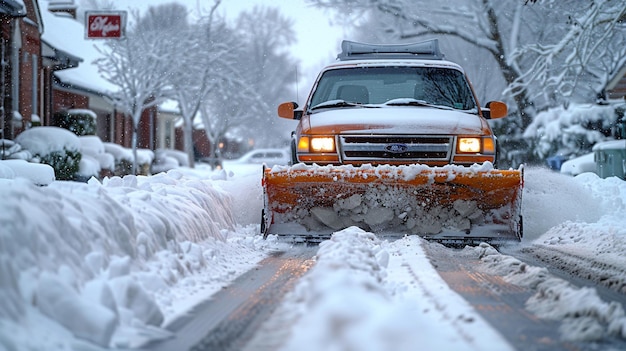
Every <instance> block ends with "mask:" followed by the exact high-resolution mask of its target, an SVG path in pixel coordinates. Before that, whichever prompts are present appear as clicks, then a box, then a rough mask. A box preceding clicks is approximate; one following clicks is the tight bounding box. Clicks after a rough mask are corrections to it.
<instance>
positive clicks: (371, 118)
mask: <svg viewBox="0 0 626 351" xmlns="http://www.w3.org/2000/svg"><path fill="white" fill-rule="evenodd" d="M484 124H486V122H484V121H483V119H482V118H481V117H479V116H477V115H475V114H470V113H464V112H459V111H453V110H440V109H435V108H428V107H413V106H386V107H381V108H366V107H355V108H341V109H333V110H327V111H319V112H316V113H313V114H311V115H308V116H305V117H303V120H302V133H304V134H338V133H356V134H358V133H367V134H370V133H375V134H443V135H447V134H457V135H458V134H474V135H480V134H484V130H485V128H486V125H484Z"/></svg>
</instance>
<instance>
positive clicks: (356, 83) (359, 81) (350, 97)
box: [309, 66, 476, 110]
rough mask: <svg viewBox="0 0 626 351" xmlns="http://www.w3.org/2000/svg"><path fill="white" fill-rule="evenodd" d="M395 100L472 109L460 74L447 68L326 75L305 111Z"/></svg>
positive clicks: (366, 70) (338, 71)
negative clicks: (339, 103)
mask: <svg viewBox="0 0 626 351" xmlns="http://www.w3.org/2000/svg"><path fill="white" fill-rule="evenodd" d="M395 99H407V101H409V100H412V99H415V100H419V101H421V102H424V103H426V104H430V105H437V106H446V107H450V108H454V109H459V110H472V109H476V102H475V101H474V97H473V95H472V91H471V89H470V87H469V84H468V83H467V81H466V79H465V76H464V75H463V73H462V72H460V71H457V70H455V69H450V68H438V67H406V66H390V67H354V68H341V69H334V70H329V71H326V72H325V73H324V74H323V75H322V77H321V78H320V80H319V82H318V84H317V87H316V89H315V92H314V93H313V97H312V98H311V103H310V104H309V108H313V107H315V106H316V105H319V104H322V103H325V102H327V101H333V100H343V101H346V102H350V103H353V104H357V105H358V104H384V103H386V102H387V101H390V100H395ZM413 105H415V104H413ZM345 106H349V105H345ZM352 106H353V105H352Z"/></svg>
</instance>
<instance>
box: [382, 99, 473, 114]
mask: <svg viewBox="0 0 626 351" xmlns="http://www.w3.org/2000/svg"><path fill="white" fill-rule="evenodd" d="M383 105H386V106H424V107H432V108H438V109H440V110H459V109H456V108H454V107H450V106H446V105H435V104H431V103H428V102H426V101H424V100H417V99H413V98H399V99H391V100H389V101H387V102H385V103H384V104H383ZM462 111H463V112H469V113H476V112H477V111H476V110H475V109H471V110H462ZM474 111H476V112H474Z"/></svg>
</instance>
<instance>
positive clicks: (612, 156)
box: [593, 140, 626, 179]
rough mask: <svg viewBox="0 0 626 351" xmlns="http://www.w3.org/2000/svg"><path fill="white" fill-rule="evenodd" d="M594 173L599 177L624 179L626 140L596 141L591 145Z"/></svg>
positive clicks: (625, 172) (625, 170)
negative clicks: (594, 164) (594, 165)
mask: <svg viewBox="0 0 626 351" xmlns="http://www.w3.org/2000/svg"><path fill="white" fill-rule="evenodd" d="M593 154H594V159H595V162H596V173H598V176H600V178H608V177H618V178H621V179H626V178H625V177H624V175H625V174H626V140H612V141H605V142H602V143H597V144H596V145H594V147H593Z"/></svg>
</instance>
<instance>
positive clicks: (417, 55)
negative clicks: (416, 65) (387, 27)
mask: <svg viewBox="0 0 626 351" xmlns="http://www.w3.org/2000/svg"><path fill="white" fill-rule="evenodd" d="M387 58H393V59H428V60H443V54H442V53H441V51H439V39H431V40H427V41H423V42H420V43H411V44H366V43H358V42H354V41H349V40H344V41H342V42H341V53H339V55H337V59H338V60H340V61H346V60H362V59H387Z"/></svg>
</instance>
